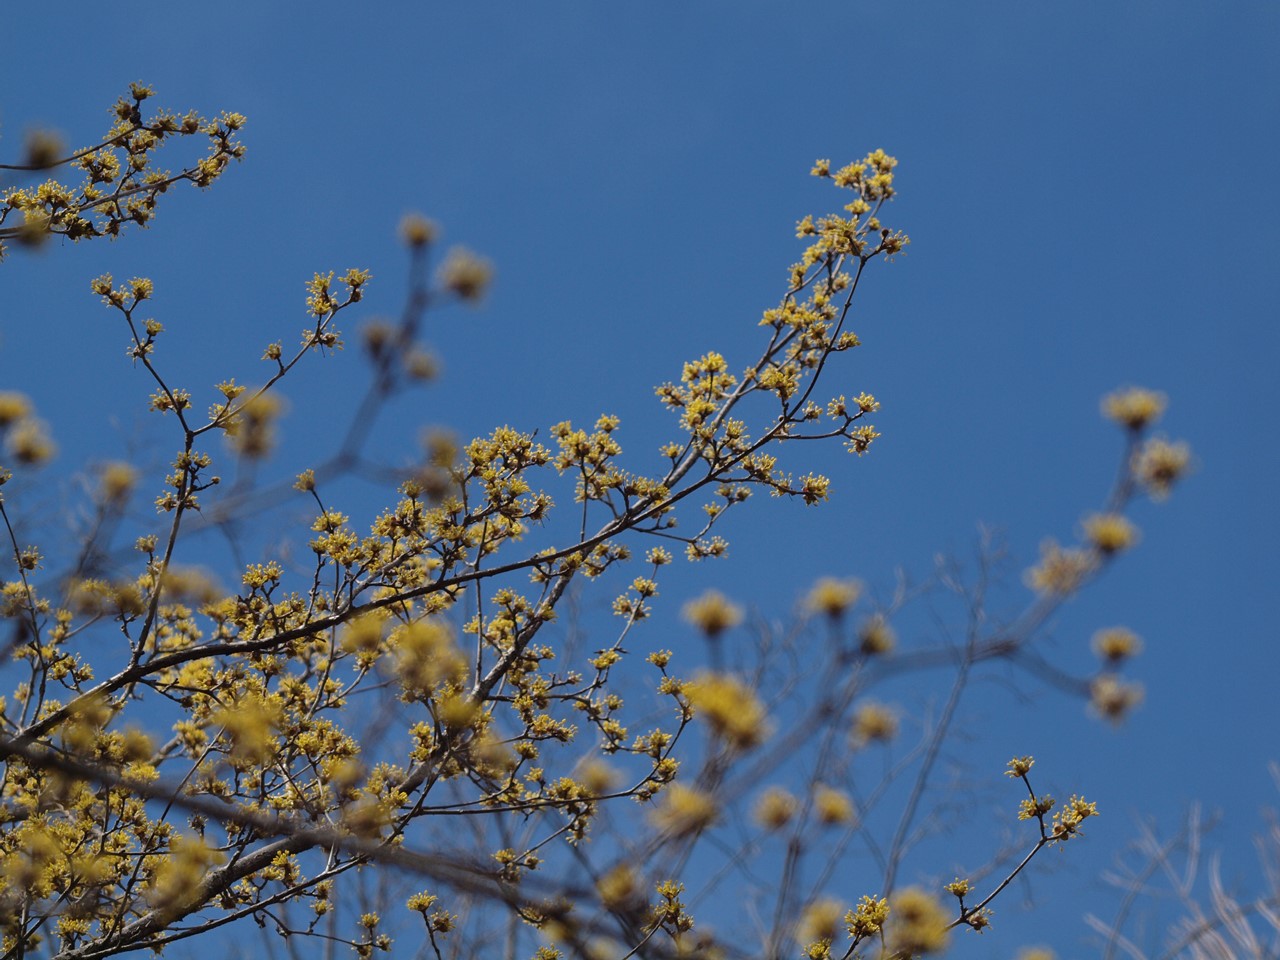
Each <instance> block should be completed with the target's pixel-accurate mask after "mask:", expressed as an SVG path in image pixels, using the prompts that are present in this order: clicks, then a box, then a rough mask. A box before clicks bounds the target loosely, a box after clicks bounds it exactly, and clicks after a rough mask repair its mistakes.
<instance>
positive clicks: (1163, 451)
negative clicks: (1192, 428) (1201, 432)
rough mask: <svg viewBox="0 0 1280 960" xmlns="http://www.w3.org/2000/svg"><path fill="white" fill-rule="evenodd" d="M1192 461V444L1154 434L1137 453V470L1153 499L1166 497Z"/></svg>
mask: <svg viewBox="0 0 1280 960" xmlns="http://www.w3.org/2000/svg"><path fill="white" fill-rule="evenodd" d="M1190 463H1191V448H1190V447H1189V446H1187V444H1186V443H1184V442H1182V441H1178V442H1177V443H1170V442H1169V441H1167V440H1164V439H1162V438H1160V437H1153V438H1152V439H1150V440H1148V441H1147V442H1146V443H1145V444H1143V446H1142V449H1141V450H1139V451H1138V453H1137V454H1136V455H1135V456H1134V463H1133V473H1134V476H1135V477H1137V479H1138V482H1139V483H1141V484H1142V485H1143V486H1144V487H1146V489H1147V493H1149V494H1150V495H1151V497H1152V499H1155V500H1163V499H1164V498H1165V497H1167V496H1168V495H1169V491H1170V490H1172V489H1173V485H1174V483H1175V482H1176V481H1177V480H1178V478H1179V477H1181V476H1182V475H1183V474H1184V473H1186V471H1187V467H1188V465H1189V464H1190Z"/></svg>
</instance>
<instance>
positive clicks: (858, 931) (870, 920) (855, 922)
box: [844, 896, 889, 942]
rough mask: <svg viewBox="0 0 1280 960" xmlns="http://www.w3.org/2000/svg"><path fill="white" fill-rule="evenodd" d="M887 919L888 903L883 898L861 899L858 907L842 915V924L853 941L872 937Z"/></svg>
mask: <svg viewBox="0 0 1280 960" xmlns="http://www.w3.org/2000/svg"><path fill="white" fill-rule="evenodd" d="M888 919H889V901H888V900H886V899H884V898H883V897H882V898H880V899H878V900H877V899H876V898H875V897H865V896H864V897H863V898H862V899H861V900H859V901H858V906H857V907H856V908H854V909H853V910H850V911H849V912H848V913H846V914H845V915H844V924H845V927H846V929H848V931H849V936H850V937H852V938H853V939H854V941H855V942H856V941H859V940H865V939H867V938H868V937H874V936H875V935H876V934H877V933H879V932H880V931H881V930H882V929H883V928H884V924H885V921H886V920H888Z"/></svg>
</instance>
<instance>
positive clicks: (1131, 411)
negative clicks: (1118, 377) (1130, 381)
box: [1102, 387, 1168, 430]
mask: <svg viewBox="0 0 1280 960" xmlns="http://www.w3.org/2000/svg"><path fill="white" fill-rule="evenodd" d="M1167 403H1168V398H1167V397H1166V396H1165V395H1164V394H1163V393H1157V392H1156V391H1154V390H1144V389H1143V388H1142V387H1129V388H1127V389H1124V390H1117V391H1116V392H1115V393H1110V394H1107V396H1106V397H1104V398H1103V400H1102V412H1103V414H1104V415H1105V416H1107V417H1108V418H1110V419H1112V420H1114V421H1115V422H1116V423H1119V424H1122V425H1123V426H1126V427H1128V428H1129V429H1130V430H1141V429H1142V428H1143V427H1145V426H1147V425H1149V424H1152V423H1154V422H1155V421H1156V420H1158V419H1160V415H1161V414H1162V413H1164V408H1165V405H1166V404H1167Z"/></svg>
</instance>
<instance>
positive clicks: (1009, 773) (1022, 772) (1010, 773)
mask: <svg viewBox="0 0 1280 960" xmlns="http://www.w3.org/2000/svg"><path fill="white" fill-rule="evenodd" d="M1035 765H1036V760H1035V757H1014V758H1013V759H1012V760H1010V761H1009V763H1008V769H1007V770H1005V772H1004V775H1005V776H1006V777H1013V778H1014V779H1015V780H1016V779H1019V778H1021V777H1025V776H1026V775H1027V774H1028V773H1030V772H1031V768H1032V767H1034V766H1035Z"/></svg>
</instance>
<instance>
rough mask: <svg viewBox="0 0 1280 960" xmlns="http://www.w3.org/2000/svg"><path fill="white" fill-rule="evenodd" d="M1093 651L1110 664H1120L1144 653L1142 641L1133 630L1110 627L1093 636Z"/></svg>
mask: <svg viewBox="0 0 1280 960" xmlns="http://www.w3.org/2000/svg"><path fill="white" fill-rule="evenodd" d="M1093 651H1094V653H1096V654H1097V655H1098V656H1099V657H1101V658H1102V659H1103V660H1106V661H1108V662H1109V663H1120V662H1121V661H1122V660H1127V659H1129V658H1130V657H1134V656H1137V655H1138V654H1139V653H1141V652H1142V640H1141V639H1139V637H1138V635H1137V634H1136V633H1134V632H1133V631H1132V630H1127V629H1125V628H1124V627H1109V628H1107V629H1106V630H1099V631H1098V632H1097V633H1095V634H1094V635H1093Z"/></svg>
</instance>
